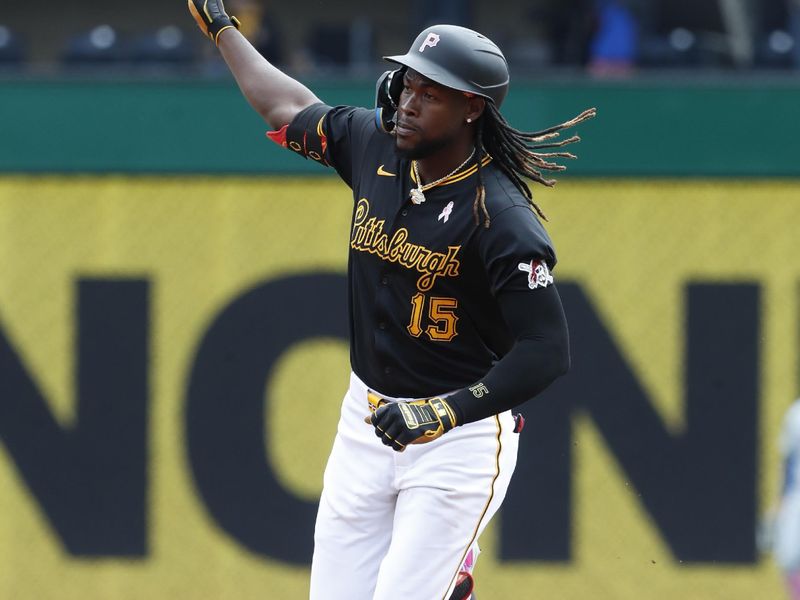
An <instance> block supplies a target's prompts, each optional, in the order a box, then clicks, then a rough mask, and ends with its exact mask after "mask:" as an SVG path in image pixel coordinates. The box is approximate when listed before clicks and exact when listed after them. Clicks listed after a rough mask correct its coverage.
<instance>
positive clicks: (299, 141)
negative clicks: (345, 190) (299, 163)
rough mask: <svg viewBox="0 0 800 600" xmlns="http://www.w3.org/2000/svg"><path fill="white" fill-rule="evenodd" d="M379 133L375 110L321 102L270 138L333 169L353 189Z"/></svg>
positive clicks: (300, 113)
mask: <svg viewBox="0 0 800 600" xmlns="http://www.w3.org/2000/svg"><path fill="white" fill-rule="evenodd" d="M376 133H378V132H377V129H376V127H375V111H374V110H368V109H366V108H357V107H353V106H336V107H331V106H328V105H327V104H322V103H319V104H314V105H312V106H309V107H308V108H305V109H303V110H302V111H300V112H299V113H298V114H297V116H295V118H294V119H293V120H292V122H291V123H289V124H288V125H285V126H284V127H283V128H281V129H280V130H278V131H268V132H267V137H269V138H270V139H271V140H272V141H273V142H275V143H276V144H278V145H280V146H283V147H284V148H287V149H288V150H291V151H293V152H295V153H297V154H299V155H300V156H302V157H303V158H306V159H311V160H314V161H316V162H318V163H320V164H321V165H323V166H326V167H333V168H334V169H335V170H336V172H337V173H338V174H339V176H340V177H341V178H342V179H343V180H344V181H345V183H347V185H349V186H350V187H353V178H354V173H357V172H358V170H359V168H360V165H361V162H362V159H363V156H364V152H365V148H366V147H367V145H368V142H369V138H370V136H373V135H375V134H376Z"/></svg>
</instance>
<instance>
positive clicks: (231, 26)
mask: <svg viewBox="0 0 800 600" xmlns="http://www.w3.org/2000/svg"><path fill="white" fill-rule="evenodd" d="M235 18H236V17H233V18H232V19H231V21H233V19H235ZM236 22H237V23H238V22H239V19H236ZM226 29H239V28H238V27H237V26H236V25H225V27H223V28H222V29H220V30H219V31H218V32H217V37H215V38H214V43H215V44H216V45H217V46H219V36H220V35H221V34H222V32H223V31H225V30H226Z"/></svg>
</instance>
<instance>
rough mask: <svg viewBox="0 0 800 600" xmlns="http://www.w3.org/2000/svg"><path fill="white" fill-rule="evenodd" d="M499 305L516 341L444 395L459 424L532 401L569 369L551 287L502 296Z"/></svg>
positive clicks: (566, 345)
mask: <svg viewBox="0 0 800 600" xmlns="http://www.w3.org/2000/svg"><path fill="white" fill-rule="evenodd" d="M500 307H501V309H502V312H503V317H504V318H505V319H506V321H507V322H508V323H509V326H510V327H511V328H512V330H513V331H515V333H516V335H517V341H516V343H515V344H514V347H513V348H512V349H511V350H510V351H509V352H508V354H506V355H505V356H504V357H503V358H502V359H501V360H500V361H498V362H497V363H496V364H495V365H494V366H493V367H492V368H491V369H490V370H489V372H488V373H487V374H486V375H485V376H484V377H483V379H481V380H480V381H479V382H476V384H475V385H472V386H469V387H467V388H465V389H462V390H459V391H458V392H456V393H455V394H453V395H452V396H449V397H448V398H447V401H448V403H449V404H450V405H451V406H452V407H453V410H454V411H455V413H456V417H457V420H458V424H459V425H463V424H464V423H470V422H472V421H479V420H480V419H484V418H486V417H489V416H491V415H494V414H499V413H501V412H504V411H506V410H509V409H511V408H514V407H515V406H517V405H519V404H522V403H523V402H526V401H528V400H530V399H531V398H533V397H535V396H536V395H538V394H539V393H541V392H542V391H544V390H545V389H546V388H547V387H548V386H549V385H550V384H551V383H553V382H554V381H555V380H556V379H558V378H559V377H560V376H561V375H564V374H565V373H566V372H567V370H568V369H569V364H570V358H569V333H568V331H567V320H566V317H565V316H564V310H563V308H562V306H561V298H560V297H559V295H558V292H557V291H556V288H555V286H553V285H550V286H548V287H547V288H546V289H542V290H536V291H535V292H531V293H528V292H521V293H520V292H517V293H514V294H509V295H506V296H505V297H503V298H502V299H500Z"/></svg>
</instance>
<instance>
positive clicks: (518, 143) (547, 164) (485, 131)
mask: <svg viewBox="0 0 800 600" xmlns="http://www.w3.org/2000/svg"><path fill="white" fill-rule="evenodd" d="M595 113H596V109H594V108H589V109H587V110H585V111H583V112H582V113H581V114H579V115H578V116H577V117H575V118H574V119H571V120H569V121H567V122H565V123H562V124H561V125H556V126H555V127H550V128H548V129H544V130H542V131H536V132H525V131H519V130H518V129H514V128H513V127H512V126H511V125H510V124H509V123H508V121H506V119H505V117H503V115H501V114H500V111H499V110H497V107H496V106H495V105H494V102H487V103H486V109H485V110H484V113H483V115H482V118H481V119H480V121H479V122H478V126H477V133H476V140H475V142H476V146H477V148H478V191H477V192H476V194H475V202H474V203H473V205H472V212H473V214H474V215H475V222H476V224H477V223H479V222H480V220H479V216H478V210H479V209H480V210H481V211H482V212H483V218H484V227H489V223H490V222H491V219H490V218H489V212H488V211H487V210H486V188H485V186H484V184H483V177H482V175H481V160H482V159H483V156H484V155H485V154H488V155H489V156H491V157H492V159H493V160H494V161H496V164H497V166H498V167H499V168H500V170H501V171H503V172H504V173H505V174H506V175H508V177H509V179H511V181H512V182H513V183H514V185H515V186H516V187H517V189H519V191H520V192H522V193H523V194H525V197H526V198H528V202H530V204H531V207H532V208H533V209H534V210H535V211H536V214H537V215H539V216H540V217H541V218H542V219H544V220H545V221H546V220H547V217H546V216H545V215H544V213H543V212H542V210H541V209H540V208H539V207H538V206H537V205H536V203H535V202H534V201H533V194H532V193H531V190H530V188H529V187H528V184H527V183H525V181H523V179H522V178H523V177H527V178H528V179H532V180H533V181H536V182H537V183H541V184H542V185H546V186H547V187H553V186H554V185H555V183H556V180H555V179H547V178H545V177H544V176H543V175H542V171H543V170H545V171H563V170H565V169H566V168H567V167H566V166H564V165H560V164H557V163H555V162H552V159H554V158H575V155H574V154H572V153H571V152H536V150H544V149H546V148H560V147H562V146H566V145H567V144H571V143H573V142H577V141H579V140H580V138H579V137H578V136H577V135H573V136H572V137H569V138H567V139H564V140H559V141H554V142H549V143H545V144H543V143H541V142H546V141H547V140H552V139H554V138H557V137H558V136H559V135H560V134H559V132H560V131H561V130H562V129H568V128H569V127H573V126H575V125H577V124H578V123H582V122H583V121H585V120H587V119H590V118H592V117H593V116H595Z"/></svg>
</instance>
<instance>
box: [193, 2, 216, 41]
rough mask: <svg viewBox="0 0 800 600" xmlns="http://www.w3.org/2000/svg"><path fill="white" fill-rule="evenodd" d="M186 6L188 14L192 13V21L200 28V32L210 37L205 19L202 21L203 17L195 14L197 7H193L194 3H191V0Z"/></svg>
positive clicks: (197, 13)
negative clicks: (187, 6)
mask: <svg viewBox="0 0 800 600" xmlns="http://www.w3.org/2000/svg"><path fill="white" fill-rule="evenodd" d="M188 5H189V12H190V13H192V16H193V17H194V20H195V21H197V26H198V27H199V28H200V31H202V32H203V34H204V35H207V36H208V37H211V32H209V31H208V23H206V21H205V19H203V16H202V15H201V14H200V13H199V12H197V7H196V6H195V5H194V2H192V0H188Z"/></svg>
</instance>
